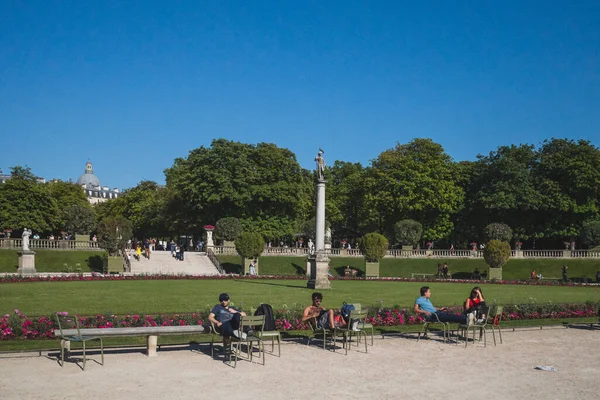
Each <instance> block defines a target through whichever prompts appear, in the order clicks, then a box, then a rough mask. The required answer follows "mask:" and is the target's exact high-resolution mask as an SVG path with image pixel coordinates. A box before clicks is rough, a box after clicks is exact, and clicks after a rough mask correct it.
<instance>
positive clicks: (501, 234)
mask: <svg viewBox="0 0 600 400" xmlns="http://www.w3.org/2000/svg"><path fill="white" fill-rule="evenodd" d="M484 235H485V239H486V240H487V241H490V240H500V241H501V242H510V240H511V239H512V237H513V232H512V229H510V226H508V225H506V224H503V223H498V222H494V223H491V224H489V225H487V226H486V227H485V231H484Z"/></svg>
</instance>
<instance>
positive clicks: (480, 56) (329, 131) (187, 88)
mask: <svg viewBox="0 0 600 400" xmlns="http://www.w3.org/2000/svg"><path fill="white" fill-rule="evenodd" d="M412 3H413V4H411V3H409V2H401V1H371V2H367V1H360V2H359V1H326V2H323V1H309V2H299V1H272V2H271V1H256V2H243V1H176V2H165V1H150V0H147V1H137V2H126V1H118V2H117V1H85V2H83V1H72V2H69V1H33V0H32V1H4V2H2V3H1V4H0V168H2V169H3V170H4V171H5V172H6V171H7V170H8V168H9V167H11V166H14V165H28V166H29V167H31V168H32V170H33V171H34V172H35V173H36V174H38V175H41V176H43V177H45V178H60V179H65V180H68V179H69V178H72V179H74V180H75V179H77V177H78V176H79V175H80V174H82V173H83V170H84V165H85V162H86V161H87V160H88V158H89V159H91V161H92V162H93V164H94V170H95V172H96V174H97V175H98V177H99V178H100V179H101V181H102V183H103V184H104V185H109V186H111V187H119V188H127V187H131V186H134V185H136V184H137V183H138V182H139V181H140V180H142V179H151V180H156V181H158V182H163V181H164V175H163V170H164V169H165V168H167V167H170V166H171V165H172V164H173V160H174V159H175V158H176V157H186V156H187V154H188V152H189V150H191V149H194V148H197V147H199V146H202V145H204V146H208V145H209V144H210V142H211V140H212V139H213V138H218V137H224V138H227V139H230V140H238V141H243V142H247V143H257V142H273V143H276V144H277V145H278V146H280V147H286V148H289V149H291V150H292V151H293V152H295V153H296V155H297V157H298V161H299V162H300V164H301V165H302V166H303V167H305V168H313V158H314V156H315V154H316V152H317V150H318V148H319V147H322V148H324V149H325V156H326V160H327V162H328V163H330V164H331V163H332V162H333V161H334V160H336V159H339V160H346V161H353V162H361V163H363V164H368V163H369V161H370V160H371V159H373V158H375V157H377V155H378V154H379V153H380V152H381V151H383V150H385V149H387V148H390V147H393V146H394V145H395V143H396V142H400V143H406V142H408V141H410V140H411V139H412V138H415V137H429V138H432V139H433V140H435V141H437V142H439V143H441V144H442V145H443V146H444V148H445V149H446V151H447V153H448V154H449V155H450V156H452V157H453V158H454V159H455V160H473V159H475V157H476V155H477V154H480V153H483V154H487V153H488V152H489V151H491V150H494V149H496V148H497V147H498V146H500V145H505V144H512V143H515V144H518V143H533V144H539V143H540V142H541V141H543V140H544V139H546V138H551V137H569V138H583V139H588V140H591V141H592V142H594V144H596V145H597V144H598V139H600V134H599V130H598V127H599V126H600V2H598V1H575V2H567V1H551V2H542V1H430V2H412ZM414 3H419V4H414Z"/></svg>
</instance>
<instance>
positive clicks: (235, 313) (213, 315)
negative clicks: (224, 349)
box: [208, 293, 252, 346]
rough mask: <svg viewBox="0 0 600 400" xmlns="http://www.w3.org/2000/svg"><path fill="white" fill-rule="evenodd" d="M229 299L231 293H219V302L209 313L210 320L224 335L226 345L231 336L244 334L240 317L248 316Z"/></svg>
mask: <svg viewBox="0 0 600 400" xmlns="http://www.w3.org/2000/svg"><path fill="white" fill-rule="evenodd" d="M229 301H230V299H229V295H228V294H227V293H221V294H220V295H219V304H217V305H216V306H214V307H213V309H212V310H211V311H210V314H208V320H209V321H210V322H212V323H213V324H214V325H215V328H216V329H217V331H218V332H219V333H220V334H221V335H223V344H224V345H225V346H226V345H227V342H228V340H229V338H230V337H231V336H235V337H237V338H240V337H242V336H243V335H241V334H240V333H239V329H240V319H241V317H243V316H246V313H245V312H243V311H240V310H238V309H237V308H235V307H233V306H230V305H229ZM247 334H249V335H251V334H252V331H248V332H247Z"/></svg>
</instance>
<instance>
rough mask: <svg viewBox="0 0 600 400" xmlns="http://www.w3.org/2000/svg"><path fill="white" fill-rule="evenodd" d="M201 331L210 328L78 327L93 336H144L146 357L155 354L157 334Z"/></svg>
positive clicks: (72, 333) (67, 332)
mask: <svg viewBox="0 0 600 400" xmlns="http://www.w3.org/2000/svg"><path fill="white" fill-rule="evenodd" d="M203 332H208V333H210V332H211V331H210V330H206V329H204V327H202V325H186V326H146V327H136V328H85V329H80V330H79V333H80V334H81V336H94V337H101V338H106V337H128V336H146V354H147V355H148V357H154V356H156V344H157V342H158V336H163V335H188V334H199V333H203ZM62 333H63V335H64V336H77V335H78V332H77V329H63V331H62ZM54 335H55V336H56V337H57V338H61V333H60V331H59V330H58V329H57V330H55V331H54ZM65 348H66V349H70V342H68V341H67V343H65Z"/></svg>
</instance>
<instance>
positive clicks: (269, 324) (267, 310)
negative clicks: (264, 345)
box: [254, 304, 276, 332]
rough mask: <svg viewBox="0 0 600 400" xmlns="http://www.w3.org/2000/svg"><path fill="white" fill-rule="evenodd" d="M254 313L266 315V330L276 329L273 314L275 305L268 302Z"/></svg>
mask: <svg viewBox="0 0 600 400" xmlns="http://www.w3.org/2000/svg"><path fill="white" fill-rule="evenodd" d="M254 315H264V316H265V327H264V329H263V330H264V331H265V332H267V331H274V330H275V329H276V328H275V317H274V316H273V307H271V306H270V305H268V304H261V305H260V306H259V307H258V309H257V310H256V312H255V313H254Z"/></svg>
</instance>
